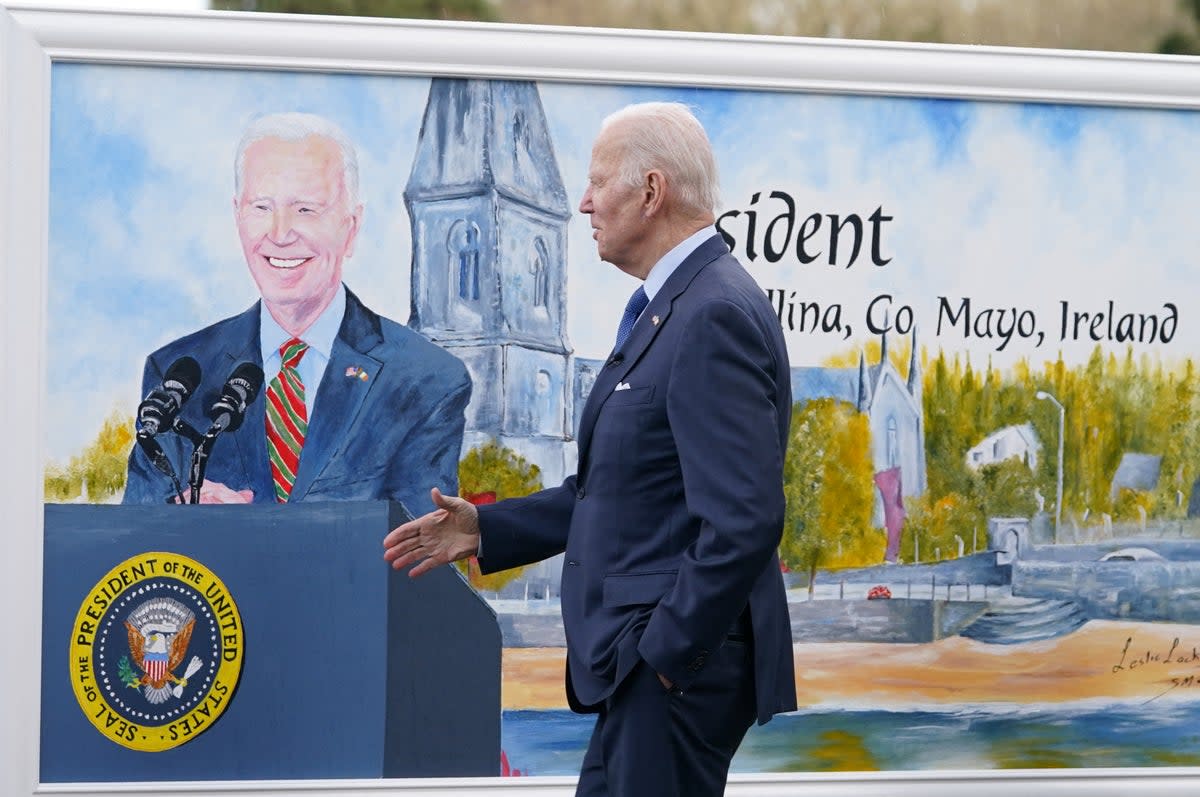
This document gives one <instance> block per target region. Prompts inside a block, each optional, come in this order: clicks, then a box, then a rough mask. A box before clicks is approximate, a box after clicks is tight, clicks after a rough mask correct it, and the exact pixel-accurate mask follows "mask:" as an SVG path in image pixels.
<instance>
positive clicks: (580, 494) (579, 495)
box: [575, 487, 584, 501]
mask: <svg viewBox="0 0 1200 797" xmlns="http://www.w3.org/2000/svg"><path fill="white" fill-rule="evenodd" d="M583 496H584V490H583V488H582V487H580V488H579V489H578V490H576V491H575V497H576V498H578V499H579V500H580V501H582V500H583Z"/></svg>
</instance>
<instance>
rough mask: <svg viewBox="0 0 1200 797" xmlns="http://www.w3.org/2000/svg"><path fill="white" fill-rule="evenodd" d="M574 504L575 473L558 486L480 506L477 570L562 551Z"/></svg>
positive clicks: (515, 564) (489, 570)
mask: <svg viewBox="0 0 1200 797" xmlns="http://www.w3.org/2000/svg"><path fill="white" fill-rule="evenodd" d="M574 508H575V477H574V476H568V477H567V479H566V481H564V482H563V483H562V484H560V485H559V486H558V487H551V488H549V489H547V490H541V491H539V492H536V493H534V494H533V495H527V496H525V497H523V498H509V499H507V500H505V501H500V502H498V503H495V504H488V505H485V506H481V507H479V533H480V557H479V568H480V570H481V571H482V572H484V573H495V572H497V571H499V570H507V569H509V568H510V567H519V566H521V565H527V564H530V563H532V562H540V561H542V560H543V559H549V558H550V557H551V556H554V555H556V554H560V553H562V552H563V551H565V550H566V549H567V534H568V532H569V531H570V529H571V514H572V512H573V510H574Z"/></svg>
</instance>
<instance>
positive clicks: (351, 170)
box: [233, 112, 358, 208]
mask: <svg viewBox="0 0 1200 797" xmlns="http://www.w3.org/2000/svg"><path fill="white" fill-rule="evenodd" d="M309 136H318V137H320V138H326V139H329V140H330V141H332V142H333V143H334V144H336V145H337V148H338V150H339V151H340V152H341V154H342V182H343V183H344V184H345V186H346V201H347V204H348V205H349V206H350V207H351V208H353V207H354V206H355V205H357V204H358V154H357V152H356V151H355V149H354V142H352V141H351V140H350V137H349V136H347V135H346V133H345V131H344V130H342V128H340V127H338V126H337V125H336V124H334V123H333V122H331V121H329V120H328V119H326V118H325V117H323V116H317V115H316V114H312V113H295V112H290V113H273V114H269V115H267V116H260V117H258V118H257V119H255V120H254V121H252V122H251V123H250V124H249V125H247V127H246V130H245V132H243V133H242V140H241V141H239V142H238V147H237V154H236V155H235V156H234V161H233V189H234V193H235V195H236V196H241V194H242V179H243V177H244V176H245V172H246V150H247V149H248V148H249V147H250V145H251V144H253V143H254V142H256V141H261V140H262V139H264V138H278V139H280V140H282V141H302V140H304V139H306V138H308V137H309Z"/></svg>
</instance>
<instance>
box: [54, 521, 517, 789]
mask: <svg viewBox="0 0 1200 797" xmlns="http://www.w3.org/2000/svg"><path fill="white" fill-rule="evenodd" d="M404 519H405V515H404V510H403V508H402V507H400V506H399V505H397V504H389V503H386V502H361V503H358V502H354V503H316V504H295V505H284V506H265V505H264V506H260V505H253V506H237V507H232V506H194V507H193V506H161V507H158V506H150V507H147V506H85V505H47V506H46V509H45V548H44V553H45V557H44V565H43V567H44V587H43V604H42V702H41V704H42V711H41V780H42V782H79V781H178V780H212V779H217V780H246V779H313V778H378V777H420V776H474V775H496V774H499V768H500V764H499V761H500V647H501V641H500V630H499V627H498V626H497V624H496V618H495V615H494V613H493V612H492V611H491V609H490V608H489V607H488V606H487V604H486V603H484V602H483V600H481V599H480V598H479V597H478V595H476V594H475V592H474V591H473V590H472V589H471V588H470V587H469V586H468V585H467V584H466V583H465V581H464V580H463V579H462V578H461V577H460V576H459V574H458V572H457V571H456V570H454V569H453V568H448V567H443V568H439V569H438V570H436V571H434V572H431V573H429V574H427V575H426V576H424V577H423V578H420V579H410V578H408V577H407V575H405V574H402V573H397V572H395V571H393V570H391V569H390V568H389V567H388V566H387V564H386V563H385V562H384V561H383V559H382V554H383V548H382V544H381V543H382V539H383V536H384V535H385V534H386V533H387V530H388V529H390V528H392V527H394V526H395V525H398V524H399V523H400V522H402V521H403V520H404Z"/></svg>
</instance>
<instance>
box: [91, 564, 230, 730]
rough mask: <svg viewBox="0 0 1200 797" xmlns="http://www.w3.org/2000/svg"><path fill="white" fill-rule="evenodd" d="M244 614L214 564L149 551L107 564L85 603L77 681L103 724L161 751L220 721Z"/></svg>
mask: <svg viewBox="0 0 1200 797" xmlns="http://www.w3.org/2000/svg"><path fill="white" fill-rule="evenodd" d="M242 647H243V636H242V619H241V616H240V615H239V614H238V609H237V604H235V603H234V601H233V596H231V595H230V594H229V591H228V590H226V589H225V585H224V584H222V583H221V580H220V579H219V578H217V576H216V574H214V573H213V572H212V571H211V570H209V569H208V568H206V567H205V566H204V565H202V564H200V563H199V562H197V561H195V560H194V559H189V558H188V557H186V556H182V555H180V554H175V553H163V552H153V553H144V554H140V555H138V556H134V557H132V558H130V559H126V560H125V561H124V562H121V563H120V564H119V565H117V566H116V567H114V568H113V569H112V570H110V571H109V572H108V574H107V575H106V576H104V578H103V579H101V580H100V582H99V583H98V584H96V586H95V587H94V588H93V589H92V590H91V592H90V593H89V594H88V596H87V597H86V598H85V599H84V601H83V605H82V606H80V608H79V614H78V615H76V617H75V627H74V628H73V629H72V637H71V646H70V658H71V662H70V667H71V684H72V686H73V687H74V690H75V697H76V698H77V699H78V700H79V707H80V708H81V709H83V713H84V714H85V715H86V716H87V718H88V719H89V720H90V721H91V723H92V725H94V726H95V727H96V730H98V731H100V733H102V734H104V735H105V736H107V737H108V738H109V739H111V740H112V741H114V742H116V743H117V744H120V745H123V746H125V747H129V748H132V749H134V750H144V751H149V752H157V751H161V750H169V749H171V748H172V747H178V746H179V745H181V744H183V743H184V742H188V741H190V740H192V739H194V738H196V736H197V735H198V734H200V733H201V732H203V731H205V730H207V729H208V728H209V727H211V726H212V724H213V723H214V722H216V721H217V718H218V717H220V716H221V713H222V712H223V711H225V708H226V707H227V706H228V705H229V701H230V699H231V698H232V697H233V693H234V689H235V688H236V687H237V682H238V676H239V675H240V674H241V670H242Z"/></svg>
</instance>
